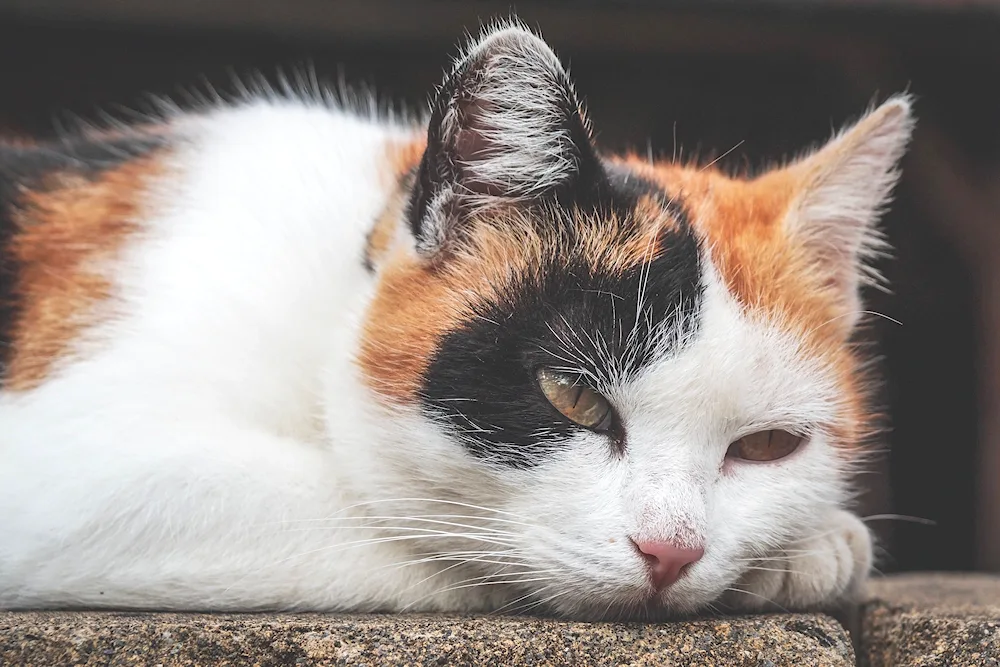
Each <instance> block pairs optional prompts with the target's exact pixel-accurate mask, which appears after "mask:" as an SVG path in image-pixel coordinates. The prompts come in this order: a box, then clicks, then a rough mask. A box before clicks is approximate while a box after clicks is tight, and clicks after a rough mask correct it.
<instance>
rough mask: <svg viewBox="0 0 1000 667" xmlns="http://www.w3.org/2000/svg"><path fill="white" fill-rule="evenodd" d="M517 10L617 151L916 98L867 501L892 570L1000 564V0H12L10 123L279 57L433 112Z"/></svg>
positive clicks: (737, 140) (690, 145) (777, 132)
mask: <svg viewBox="0 0 1000 667" xmlns="http://www.w3.org/2000/svg"><path fill="white" fill-rule="evenodd" d="M514 10H516V11H517V13H518V15H519V16H520V17H521V18H522V19H523V20H524V21H526V22H527V23H528V24H529V25H531V26H533V27H536V28H539V29H541V31H542V32H543V34H544V36H545V37H546V39H547V40H548V41H549V42H550V43H551V44H552V45H553V46H554V47H555V48H556V50H557V51H558V52H559V53H560V55H561V56H562V58H563V60H564V61H565V62H566V63H568V64H569V65H570V67H571V69H572V73H573V75H574V77H575V79H576V81H577V85H578V90H579V91H580V93H581V94H582V95H583V96H584V97H585V98H586V102H587V105H588V107H589V109H590V112H591V115H592V117H593V120H594V125H595V127H596V128H597V131H598V140H599V142H600V143H601V144H602V145H603V146H604V147H605V148H606V149H610V150H622V149H626V148H634V149H638V150H640V151H642V152H645V151H647V150H651V151H652V152H653V153H655V154H658V155H665V156H671V155H675V154H677V155H681V156H683V157H684V158H685V159H686V158H689V157H697V158H699V159H702V160H704V161H709V160H711V159H713V158H715V157H717V156H720V155H724V157H722V159H721V164H722V165H723V166H724V168H726V169H731V170H735V171H741V170H745V169H747V168H748V167H749V168H758V167H760V166H762V165H766V164H767V163H768V162H771V161H777V160H780V159H782V158H783V157H786V156H789V155H791V154H794V153H796V152H798V151H801V150H802V149H803V148H805V147H807V146H809V145H813V144H816V143H819V142H822V141H824V140H825V139H827V138H828V137H829V136H830V134H831V132H832V131H833V130H834V129H835V128H836V127H838V126H840V125H842V124H843V123H845V122H847V121H849V120H851V119H853V118H856V117H857V116H858V114H860V113H861V112H863V111H864V110H865V109H866V107H868V105H870V104H871V103H872V102H874V101H881V100H884V99H885V98H886V97H887V96H888V95H890V94H892V93H894V92H898V91H910V92H911V93H913V94H914V95H916V97H917V105H916V112H917V116H918V119H919V123H918V129H917V133H916V138H915V142H914V145H913V148H912V150H911V152H910V153H909V155H908V156H907V158H906V161H905V163H904V177H903V180H902V183H901V185H900V187H899V189H898V191H897V200H896V202H895V204H894V205H893V207H892V210H891V212H890V213H889V214H888V215H887V216H886V217H885V220H884V226H885V229H886V231H887V233H888V236H889V239H890V241H891V242H892V245H893V246H894V247H895V248H896V255H895V258H893V259H891V260H887V261H885V262H883V265H882V269H883V271H884V273H885V274H886V275H887V276H888V278H889V280H890V281H891V284H892V286H893V290H894V292H893V293H892V294H882V293H877V292H876V293H872V294H870V295H869V301H868V303H869V306H870V307H871V309H872V310H873V311H876V312H878V313H881V314H883V315H885V316H886V317H887V318H891V319H892V320H895V321H897V322H898V324H897V323H895V322H893V321H890V320H889V319H884V318H880V317H872V318H871V319H870V322H869V326H868V327H867V329H866V330H865V331H864V332H862V333H861V334H860V340H861V341H862V342H863V343H864V344H866V345H870V346H871V348H872V351H873V353H875V354H877V355H878V356H879V358H880V361H879V363H880V365H881V368H882V372H883V375H884V377H885V379H886V382H885V385H884V387H883V388H882V390H881V393H880V399H881V402H882V404H883V406H884V408H885V412H886V417H887V419H886V422H887V427H888V428H887V431H886V433H885V435H884V437H883V438H882V440H881V442H880V443H879V448H880V449H881V450H882V452H883V453H882V455H881V457H880V458H879V459H878V461H877V462H876V464H874V465H873V466H872V472H871V474H869V475H866V476H865V477H864V478H863V479H862V480H861V481H862V486H863V488H864V489H865V491H864V494H863V497H862V499H861V504H862V512H863V513H864V514H867V515H875V518H874V519H873V520H872V522H871V525H872V526H873V527H875V528H876V530H877V531H878V533H879V535H880V536H881V538H882V542H883V546H884V547H885V550H886V554H885V556H884V558H883V561H882V564H881V565H882V569H883V570H884V571H899V570H919V569H941V570H957V569H962V570H966V569H988V570H1000V484H998V482H1000V2H973V1H961V0H840V1H833V0H798V1H795V0H787V1H785V2H780V1H777V0H771V1H764V0H744V1H743V2H738V3H736V2H726V1H722V0H699V1H698V2H682V1H679V0H678V1H674V0H659V1H654V0H646V1H643V0H617V1H615V0H574V1H573V2H569V1H563V2H557V1H554V0H553V1H551V2H522V3H519V4H518V5H516V6H513V5H510V4H508V3H501V2H496V3H494V2H486V1H466V0H454V1H445V0H439V1H431V0H0V136H3V135H7V136H11V135H15V136H16V135H25V134H28V135H35V136H53V135H55V134H56V133H57V132H59V131H60V128H65V127H72V126H73V124H74V123H75V122H76V120H75V119H78V118H82V119H85V120H91V121H100V119H101V117H102V114H104V113H108V114H111V115H112V116H116V117H126V116H127V114H126V112H125V110H127V109H135V108H143V107H146V106H148V98H146V97H145V94H148V93H154V94H159V95H167V96H170V97H172V98H174V99H175V100H177V101H180V102H182V103H183V102H184V100H185V99H188V98H189V97H190V96H191V91H198V90H201V91H202V92H204V91H205V90H206V85H211V86H213V87H214V88H217V89H219V90H220V91H232V90H233V89H234V86H233V84H232V81H233V74H234V73H236V74H239V75H244V76H245V75H248V74H251V73H254V72H260V73H263V74H264V75H265V76H268V77H273V76H274V74H275V73H276V71H277V68H278V67H281V68H283V69H284V70H285V71H286V72H287V71H294V70H295V69H296V68H311V69H313V70H315V72H316V75H317V77H318V78H319V79H320V80H321V81H326V82H329V83H331V84H332V85H337V82H338V81H345V82H346V83H347V84H348V85H350V86H352V87H355V88H360V87H368V88H371V89H375V90H377V91H378V94H379V96H380V97H381V98H382V99H384V100H391V101H394V102H395V103H396V104H402V105H405V106H407V107H409V108H411V109H414V110H418V111H419V110H420V109H421V108H422V106H423V104H424V103H425V101H426V98H427V95H428V94H429V93H430V92H431V90H432V87H433V86H434V85H435V84H436V83H437V82H438V81H439V80H440V77H441V74H442V71H443V70H444V69H445V68H446V67H448V65H449V62H450V58H451V57H452V56H453V55H454V54H455V53H456V48H455V45H456V43H457V42H458V41H459V39H460V38H461V37H462V36H463V34H464V33H465V32H466V31H469V32H473V33H475V32H477V31H478V28H479V26H480V24H481V23H482V22H484V21H488V20H489V19H490V18H492V17H495V16H507V15H509V14H510V12H511V11H514ZM883 514H898V515H905V516H910V517H916V518H918V519H923V520H925V521H924V522H915V521H904V520H890V519H888V518H878V516H879V515H883ZM928 521H929V522H933V525H928V523H927V522H928Z"/></svg>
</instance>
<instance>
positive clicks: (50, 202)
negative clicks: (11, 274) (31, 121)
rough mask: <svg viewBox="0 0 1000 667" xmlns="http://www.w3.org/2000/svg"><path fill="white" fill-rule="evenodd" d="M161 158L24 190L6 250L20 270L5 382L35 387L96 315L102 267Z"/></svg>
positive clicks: (108, 292) (104, 282) (103, 288)
mask: <svg viewBox="0 0 1000 667" xmlns="http://www.w3.org/2000/svg"><path fill="white" fill-rule="evenodd" d="M161 164H162V163H161V162H160V161H158V160H157V159H156V157H152V156H150V157H143V158H137V159H135V160H133V161H131V162H128V163H127V164H124V165H122V166H120V167H117V168H114V169H110V170H108V171H105V172H103V173H101V174H100V175H99V176H97V177H96V178H94V179H90V178H86V177H83V176H80V175H76V174H67V173H61V174H51V175H49V176H48V177H47V178H46V179H45V183H44V187H43V188H41V189H38V190H27V191H25V192H23V194H22V195H21V197H20V201H19V202H18V207H19V211H18V213H17V214H16V216H15V222H16V224H17V227H18V231H17V232H16V233H15V235H14V237H13V239H12V240H11V243H10V247H9V248H8V249H7V251H8V252H9V253H10V254H11V257H12V258H13V259H14V261H15V262H16V264H17V266H18V267H19V272H18V278H17V283H16V294H17V298H18V314H17V319H16V321H15V323H14V326H13V336H12V339H11V354H10V357H9V359H8V366H7V371H6V375H5V378H4V389H8V390H14V391H24V390H28V389H32V388H34V387H37V386H38V385H39V384H41V383H42V382H43V381H44V380H45V378H46V377H47V376H48V375H49V374H50V373H51V372H52V370H53V368H54V366H55V365H56V364H57V363H58V361H59V360H60V359H63V358H65V357H66V356H67V355H69V354H70V353H71V351H72V347H73V343H74V341H76V340H78V339H79V338H80V336H81V333H82V332H83V331H84V330H85V329H86V328H87V327H89V326H92V325H93V324H95V323H96V322H97V321H98V320H99V319H100V306H101V304H102V303H103V302H105V301H107V300H108V299H109V298H110V297H111V296H112V293H113V285H112V283H111V280H110V278H109V277H108V276H107V275H106V274H105V273H103V272H102V270H101V266H102V264H106V263H107V262H108V261H110V260H113V259H114V258H115V256H116V255H117V254H118V252H119V251H120V250H121V248H122V246H123V244H124V243H125V241H126V240H127V239H128V237H129V236H130V235H131V234H132V233H133V232H134V231H135V229H136V224H137V221H138V220H139V219H140V218H141V215H142V212H141V201H142V197H143V193H144V192H145V189H146V186H147V184H148V182H149V180H150V179H151V178H152V177H154V176H155V175H156V174H158V173H159V172H160V171H161V168H162V167H161Z"/></svg>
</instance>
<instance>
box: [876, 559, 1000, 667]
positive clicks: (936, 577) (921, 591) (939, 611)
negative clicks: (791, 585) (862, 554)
mask: <svg viewBox="0 0 1000 667" xmlns="http://www.w3.org/2000/svg"><path fill="white" fill-rule="evenodd" d="M868 597H869V601H868V602H867V603H865V605H864V606H863V607H862V609H861V617H860V619H859V620H860V625H861V637H860V650H859V657H860V658H861V659H862V661H863V664H867V665H869V667H916V666H918V665H919V666H920V667H924V666H929V665H945V666H948V667H962V666H963V665H976V666H979V665H1000V577H994V576H990V575H982V574H907V575H896V576H892V577H885V578H884V579H876V580H873V581H872V582H870V583H869V595H868ZM865 660H866V661H867V662H866V663H865V662H864V661H865Z"/></svg>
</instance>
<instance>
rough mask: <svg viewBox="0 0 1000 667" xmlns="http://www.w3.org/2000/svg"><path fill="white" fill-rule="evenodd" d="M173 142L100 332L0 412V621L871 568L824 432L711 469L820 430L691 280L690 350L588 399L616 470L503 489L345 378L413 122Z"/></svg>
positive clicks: (477, 602)
mask: <svg viewBox="0 0 1000 667" xmlns="http://www.w3.org/2000/svg"><path fill="white" fill-rule="evenodd" d="M176 123H177V124H178V127H180V128H181V129H182V132H183V134H184V136H185V137H186V141H185V142H184V143H183V144H182V145H181V146H180V147H178V148H177V149H176V150H175V152H174V153H173V156H172V164H171V165H170V167H171V168H170V169H169V170H168V171H167V175H166V176H164V177H163V178H162V180H161V181H160V182H159V183H158V184H157V186H156V187H155V188H154V189H153V190H152V191H151V192H150V195H149V201H148V205H149V207H150V209H151V210H152V211H154V212H155V214H154V215H153V216H152V218H151V219H150V220H149V221H147V222H145V223H144V225H145V232H144V234H142V236H141V238H140V239H138V240H136V241H135V242H134V243H133V244H132V245H131V247H130V249H129V252H128V254H127V256H126V257H125V258H124V259H123V260H122V261H121V262H120V264H119V265H117V266H116V267H114V269H113V271H114V273H113V275H114V277H115V279H116V282H117V284H119V285H120V286H121V290H120V293H119V294H118V295H117V299H118V301H117V304H118V305H117V306H116V312H118V313H119V315H118V316H117V317H115V318H113V319H112V320H111V321H109V322H108V323H107V324H104V325H102V326H101V327H100V328H98V330H96V331H93V332H91V335H90V336H89V337H88V341H90V342H89V343H86V344H82V347H81V348H80V353H81V354H79V355H78V358H77V359H76V360H75V361H73V362H71V363H68V364H66V365H64V366H63V367H62V368H61V369H60V371H59V373H58V374H57V376H56V377H54V378H51V379H49V380H48V381H46V382H45V383H44V384H42V385H41V386H40V387H39V388H37V389H35V390H32V391H29V392H24V393H10V392H8V393H2V394H0V607H6V608H38V607H52V606H60V607H62V606H88V607H95V606H96V607H133V608H147V609H202V610H209V609H211V610H255V609H268V608H271V609H273V608H280V609H310V610H341V611H345V610H359V611H366V610H386V611H402V610H449V611H476V610H489V609H501V610H512V609H516V608H521V607H524V606H526V605H527V606H532V605H536V604H541V605H545V606H546V607H548V608H553V609H555V610H557V611H558V612H560V613H562V614H566V615H573V616H581V617H587V618H595V617H601V616H619V615H629V614H639V613H647V612H649V611H650V610H649V609H648V608H647V605H646V603H645V602H644V600H645V599H646V598H645V596H646V595H647V594H648V582H647V578H646V569H645V568H646V565H645V563H644V561H643V559H642V558H641V557H640V555H639V554H638V553H637V552H636V551H635V549H634V548H633V547H632V545H631V544H630V542H629V537H630V536H631V537H634V538H636V539H649V540H666V539H673V540H676V541H681V542H691V543H700V544H704V546H705V556H704V558H703V559H702V560H701V561H700V562H698V563H696V564H695V565H694V566H693V567H691V568H690V570H689V571H688V572H687V574H686V575H685V576H684V577H683V578H681V579H680V581H678V582H677V584H676V585H674V586H672V587H670V588H669V589H668V590H667V591H665V592H664V593H663V594H662V596H661V598H660V602H662V603H663V604H664V605H665V609H666V610H668V611H670V612H693V611H697V610H700V609H704V608H706V607H708V606H709V605H711V604H712V603H714V602H716V601H718V600H719V599H720V597H721V596H724V595H726V594H727V591H728V592H729V594H728V595H729V597H731V598H732V600H731V601H732V602H733V603H734V604H736V605H738V606H741V607H745V608H755V607H757V606H759V603H758V600H759V596H764V597H768V598H771V599H773V600H775V601H777V602H778V603H779V604H781V605H785V606H789V607H800V606H807V605H813V604H818V603H824V602H829V601H831V600H835V599H837V598H838V597H839V596H841V595H842V594H843V593H845V592H846V591H848V590H849V589H850V587H851V586H852V582H856V581H858V580H859V579H860V578H862V577H863V575H864V574H865V572H866V571H867V567H868V563H869V559H870V555H869V549H870V547H869V545H868V542H867V533H866V532H865V530H864V527H863V525H861V524H860V523H859V522H858V521H857V520H856V519H853V517H850V516H849V515H846V514H845V513H843V512H842V511H841V510H840V509H839V508H840V507H841V506H842V505H843V503H844V502H845V500H846V497H847V487H846V478H845V471H844V469H843V464H842V458H841V457H840V456H838V455H837V454H836V453H835V451H834V447H833V443H831V442H830V440H829V435H828V434H827V433H824V432H823V431H822V430H816V431H814V432H812V433H810V434H809V436H810V438H809V442H808V443H807V444H806V445H804V446H803V447H802V448H801V449H800V450H799V451H798V452H796V453H795V454H794V455H792V456H790V457H788V458H787V459H784V460H782V461H779V462H775V463H772V464H767V465H764V464H749V463H743V464H740V463H739V462H734V461H732V460H727V459H726V458H725V453H726V450H727V447H728V446H729V444H730V443H731V442H733V441H734V440H736V439H738V438H739V437H741V436H742V435H745V434H747V433H750V432H752V431H755V430H760V429H765V428H782V427H784V428H792V429H796V428H801V427H802V426H803V425H812V424H819V423H827V422H829V421H830V420H831V419H832V417H833V412H834V411H835V409H836V406H837V404H838V400H839V396H838V392H837V387H836V385H835V383H834V381H833V375H832V371H831V370H830V369H827V368H825V367H823V365H822V364H820V363H819V362H817V361H815V360H810V358H809V357H808V356H806V355H805V354H803V352H802V349H801V347H800V343H799V341H797V340H795V339H794V338H793V337H792V336H791V335H790V334H788V333H785V332H783V331H782V330H781V329H779V328H777V327H774V326H771V325H769V324H768V323H767V322H765V321H762V320H760V319H756V318H753V317H750V316H749V315H748V314H747V313H745V312H743V311H742V310H741V308H740V307H739V306H738V305H737V304H736V302H735V301H734V300H733V298H732V297H731V296H730V295H729V294H728V293H727V291H726V290H725V288H724V287H723V285H722V283H721V281H720V279H719V278H718V277H717V276H716V275H715V273H714V271H713V270H712V269H711V266H710V265H709V264H708V261H707V259H706V260H705V264H706V266H707V269H706V273H705V276H704V289H705V299H704V307H703V310H702V314H701V317H702V321H701V323H700V327H699V328H698V329H697V333H696V334H695V335H694V336H693V337H692V339H691V340H690V341H688V342H687V344H686V345H685V346H684V348H683V351H682V352H680V353H679V354H677V355H675V356H669V357H666V358H664V359H661V360H660V361H659V362H657V363H656V364H654V365H652V366H651V367H649V368H648V369H647V370H646V371H645V372H643V373H642V374H641V375H640V376H638V377H637V378H635V379H633V380H631V381H629V382H625V383H620V384H618V385H616V386H614V387H608V388H606V390H607V394H608V397H609V398H610V399H611V400H612V401H613V402H614V404H615V405H616V407H617V409H618V411H619V413H620V415H621V416H622V419H623V421H624V423H625V426H626V429H627V432H628V447H627V451H626V453H625V455H624V456H622V457H617V458H616V457H615V456H612V455H611V454H610V453H609V448H608V443H607V441H606V438H604V437H603V436H599V435H597V434H593V433H589V432H582V433H580V434H579V435H577V436H575V437H574V438H573V439H572V441H571V442H570V443H569V444H568V445H567V446H566V447H564V448H562V449H560V451H559V452H557V453H554V454H553V455H552V456H551V457H549V458H548V459H546V460H545V461H544V462H542V463H541V464H540V465H538V466H536V467H534V468H530V469H526V470H513V469H510V468H507V467H504V466H501V465H496V464H491V463H490V462H488V461H483V460H480V459H476V458H474V457H472V456H470V455H468V454H467V453H466V452H465V451H464V450H463V448H462V447H461V444H460V443H459V442H456V440H455V439H454V438H453V437H451V436H450V435H449V434H448V433H447V432H446V431H445V430H444V429H443V428H442V427H441V426H440V425H439V424H437V423H435V422H434V421H433V420H430V419H428V418H427V417H425V416H423V415H422V414H420V413H419V411H417V410H416V409H411V410H403V409H398V408H393V409H390V408H387V407H384V405H383V404H382V403H381V402H379V401H378V400H376V399H375V397H374V396H373V395H372V393H371V391H370V390H369V389H368V388H367V387H366V386H365V384H364V383H363V382H362V380H361V378H360V377H359V370H358V369H357V367H356V365H355V362H354V359H355V357H354V355H355V352H356V350H357V349H358V339H359V335H360V334H359V327H360V323H361V319H362V316H363V314H364V311H365V308H366V306H367V304H368V303H369V301H370V299H371V296H372V290H373V286H374V281H375V279H374V278H373V277H372V276H370V275H369V274H368V273H366V271H365V270H364V269H363V268H362V263H361V254H362V247H363V244H364V237H365V234H366V232H367V230H368V229H369V227H370V226H371V224H372V223H373V221H374V220H375V218H376V217H377V216H378V215H379V214H380V213H381V212H382V210H383V207H384V206H385V205H386V202H387V198H388V197H389V191H388V187H387V183H386V173H388V172H387V170H388V166H387V165H386V164H384V163H383V159H384V158H383V154H384V151H383V148H384V146H385V144H386V142H387V141H388V140H391V139H393V138H398V137H401V136H404V135H405V134H406V133H407V132H408V130H401V129H398V128H394V127H391V126H388V125H385V124H380V123H376V122H369V121H365V120H361V119H358V118H357V117H354V116H352V115H350V114H346V113H343V112H340V111H337V110H331V109H326V108H321V107H317V106H311V105H304V104H297V103H294V102H276V101H267V102H259V103H255V104H248V105H245V106H242V107H240V108H237V109H230V110H219V111H216V112H212V113H208V114H206V115H202V116H197V117H190V118H183V119H180V120H178V121H176ZM637 289H638V286H637ZM845 516H846V517H847V518H845ZM802 545H806V546H802ZM796 554H798V555H802V554H805V557H802V558H800V559H796V558H795V556H796ZM767 563H779V564H780V567H781V568H784V571H785V573H784V574H781V575H780V576H777V575H775V576H771V575H769V574H767V570H760V569H754V568H761V567H765V566H766V564H767ZM771 569H775V568H773V567H772V568H771ZM789 572H791V573H792V574H788V573H789ZM734 588H741V589H745V590H749V591H750V593H749V595H743V596H741V595H738V594H734V593H733V592H732V589H734Z"/></svg>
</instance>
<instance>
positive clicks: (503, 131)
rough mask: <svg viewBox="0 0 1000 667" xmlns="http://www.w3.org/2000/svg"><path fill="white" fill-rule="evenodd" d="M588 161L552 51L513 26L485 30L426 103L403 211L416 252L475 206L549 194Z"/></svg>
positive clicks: (593, 161)
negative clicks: (422, 141)
mask: <svg viewBox="0 0 1000 667" xmlns="http://www.w3.org/2000/svg"><path fill="white" fill-rule="evenodd" d="M596 165H599V162H598V160H597V157H596V153H595V151H594V148H593V145H592V143H591V137H590V130H589V126H588V123H587V121H586V118H585V116H584V112H583V110H582V107H581V105H580V102H579V101H578V99H577V96H576V93H575V92H574V90H573V85H572V83H571V82H570V80H569V77H568V75H567V73H566V70H565V69H563V66H562V64H561V63H560V62H559V59H558V58H557V57H556V55H555V53H553V52H552V50H551V49H550V48H549V47H548V45H547V44H545V42H543V41H542V40H541V39H540V38H539V37H537V36H536V35H534V34H532V33H531V32H530V31H528V30H527V29H525V28H523V27H521V26H519V25H513V26H508V27H503V28H499V29H493V30H491V31H488V32H487V33H486V34H485V35H484V36H483V37H481V38H480V39H479V40H478V41H477V42H476V43H474V44H473V45H472V46H471V48H469V49H468V50H467V51H466V53H465V54H464V55H463V56H461V57H460V58H459V59H458V61H457V64H456V66H455V69H454V70H453V71H452V72H451V74H449V75H448V76H447V77H446V78H445V81H444V83H443V85H442V86H441V88H440V89H439V90H438V93H437V95H436V97H435V99H434V101H433V103H432V106H431V116H430V122H429V126H428V132H427V149H426V152H425V153H424V156H423V160H422V161H421V163H420V167H419V171H418V173H417V179H416V183H415V185H414V192H413V197H412V200H411V202H410V211H409V222H410V227H411V229H412V231H413V233H414V237H415V238H416V241H417V246H418V248H419V249H420V250H421V251H423V252H433V251H435V250H437V249H438V248H439V247H440V246H442V245H443V244H444V243H445V242H446V241H447V240H448V238H449V237H450V236H452V235H453V234H454V232H455V231H456V228H457V227H458V226H460V225H461V224H462V222H463V217H464V216H466V215H467V213H468V211H469V210H470V209H471V208H473V207H475V206H477V205H482V204H484V203H489V202H490V201H495V200H497V199H498V198H499V199H507V200H511V199H514V200H516V199H523V200H528V199H538V198H543V197H551V196H558V195H559V192H560V191H564V192H565V191H568V190H569V189H571V188H572V187H573V185H574V184H575V183H577V182H578V179H579V178H581V176H583V175H584V172H585V171H587V170H594V169H599V167H598V166H596Z"/></svg>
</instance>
